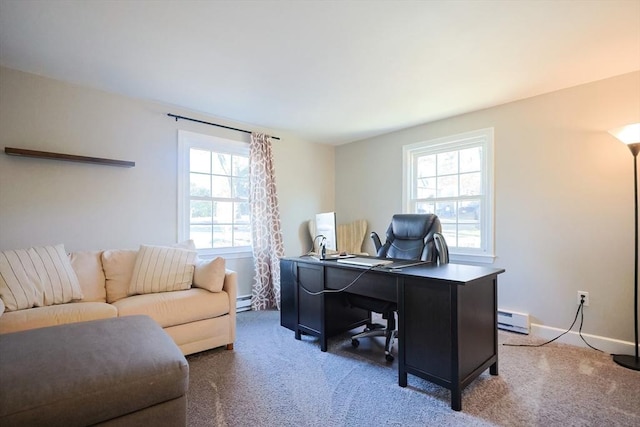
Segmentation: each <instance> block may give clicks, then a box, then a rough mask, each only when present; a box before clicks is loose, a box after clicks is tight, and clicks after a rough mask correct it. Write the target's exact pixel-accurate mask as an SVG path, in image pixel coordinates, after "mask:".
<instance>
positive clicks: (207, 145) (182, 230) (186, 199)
mask: <svg viewBox="0 0 640 427" xmlns="http://www.w3.org/2000/svg"><path fill="white" fill-rule="evenodd" d="M191 148H201V149H204V150H209V151H216V152H221V153H229V154H240V155H243V156H247V157H249V144H248V143H247V142H241V141H233V140H230V139H225V138H220V137H216V136H212V135H205V134H201V133H196V132H189V131H186V130H178V241H180V242H182V241H185V240H189V236H190V232H189V229H190V224H189V218H190V215H189V209H190V178H189V172H190V168H189V152H190V149H191ZM198 255H201V256H203V257H205V258H209V257H215V256H223V255H224V256H225V258H250V257H252V256H253V255H252V249H251V246H235V247H225V248H201V249H198Z"/></svg>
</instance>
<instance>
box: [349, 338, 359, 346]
mask: <svg viewBox="0 0 640 427" xmlns="http://www.w3.org/2000/svg"><path fill="white" fill-rule="evenodd" d="M351 345H352V346H353V347H358V346H359V345H360V341H358V340H357V339H355V338H354V339H352V340H351Z"/></svg>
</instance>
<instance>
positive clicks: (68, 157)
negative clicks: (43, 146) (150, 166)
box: [4, 147, 136, 168]
mask: <svg viewBox="0 0 640 427" xmlns="http://www.w3.org/2000/svg"><path fill="white" fill-rule="evenodd" d="M4 153H5V154H7V155H9V156H21V157H37V158H40V159H51V160H63V161H67V162H81V163H94V164H98V165H108V166H119V167H123V168H132V167H134V166H135V165H136V162H130V161H127V160H114V159H103V158H100V157H87V156H76V155H73V154H61V153H50V152H48V151H36V150H26V149H24V148H11V147H4Z"/></svg>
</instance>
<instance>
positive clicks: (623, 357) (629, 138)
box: [609, 123, 640, 371]
mask: <svg viewBox="0 0 640 427" xmlns="http://www.w3.org/2000/svg"><path fill="white" fill-rule="evenodd" d="M609 133H610V134H611V135H613V136H615V137H616V138H618V139H619V140H620V141H622V142H624V143H625V144H627V147H629V149H630V150H631V153H632V154H633V189H634V196H635V208H636V210H635V221H636V224H635V225H636V228H635V231H636V237H635V244H636V252H635V255H636V257H635V275H634V281H635V282H634V288H633V289H634V292H633V325H634V331H635V347H634V349H635V356H634V355H630V354H616V355H614V356H613V361H614V362H616V363H617V364H618V365H622V366H624V367H625V368H629V369H633V370H636V371H640V358H638V152H640V123H635V124H633V125H627V126H623V127H621V128H617V129H612V130H610V131H609Z"/></svg>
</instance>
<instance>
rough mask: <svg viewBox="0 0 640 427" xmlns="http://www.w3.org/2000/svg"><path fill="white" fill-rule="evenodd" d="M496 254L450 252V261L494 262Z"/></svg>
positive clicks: (465, 262)
mask: <svg viewBox="0 0 640 427" xmlns="http://www.w3.org/2000/svg"><path fill="white" fill-rule="evenodd" d="M495 260H496V256H495V255H484V254H482V255H480V254H454V253H450V254H449V261H450V262H454V263H460V264H467V263H468V264H493V262H494V261H495Z"/></svg>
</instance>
